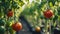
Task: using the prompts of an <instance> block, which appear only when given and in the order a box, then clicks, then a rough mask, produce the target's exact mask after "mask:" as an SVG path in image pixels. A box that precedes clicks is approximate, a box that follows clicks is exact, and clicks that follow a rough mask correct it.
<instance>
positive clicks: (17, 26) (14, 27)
mask: <svg viewBox="0 0 60 34" xmlns="http://www.w3.org/2000/svg"><path fill="white" fill-rule="evenodd" d="M12 29H13V30H15V31H19V30H21V29H22V24H21V23H20V22H17V23H14V24H12Z"/></svg>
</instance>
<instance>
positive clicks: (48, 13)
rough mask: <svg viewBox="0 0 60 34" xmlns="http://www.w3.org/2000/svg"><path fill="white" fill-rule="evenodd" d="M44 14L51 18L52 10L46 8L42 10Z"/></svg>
mask: <svg viewBox="0 0 60 34" xmlns="http://www.w3.org/2000/svg"><path fill="white" fill-rule="evenodd" d="M44 16H45V17H46V18H51V17H52V16H53V12H52V11H51V10H46V11H45V12H44Z"/></svg>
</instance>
